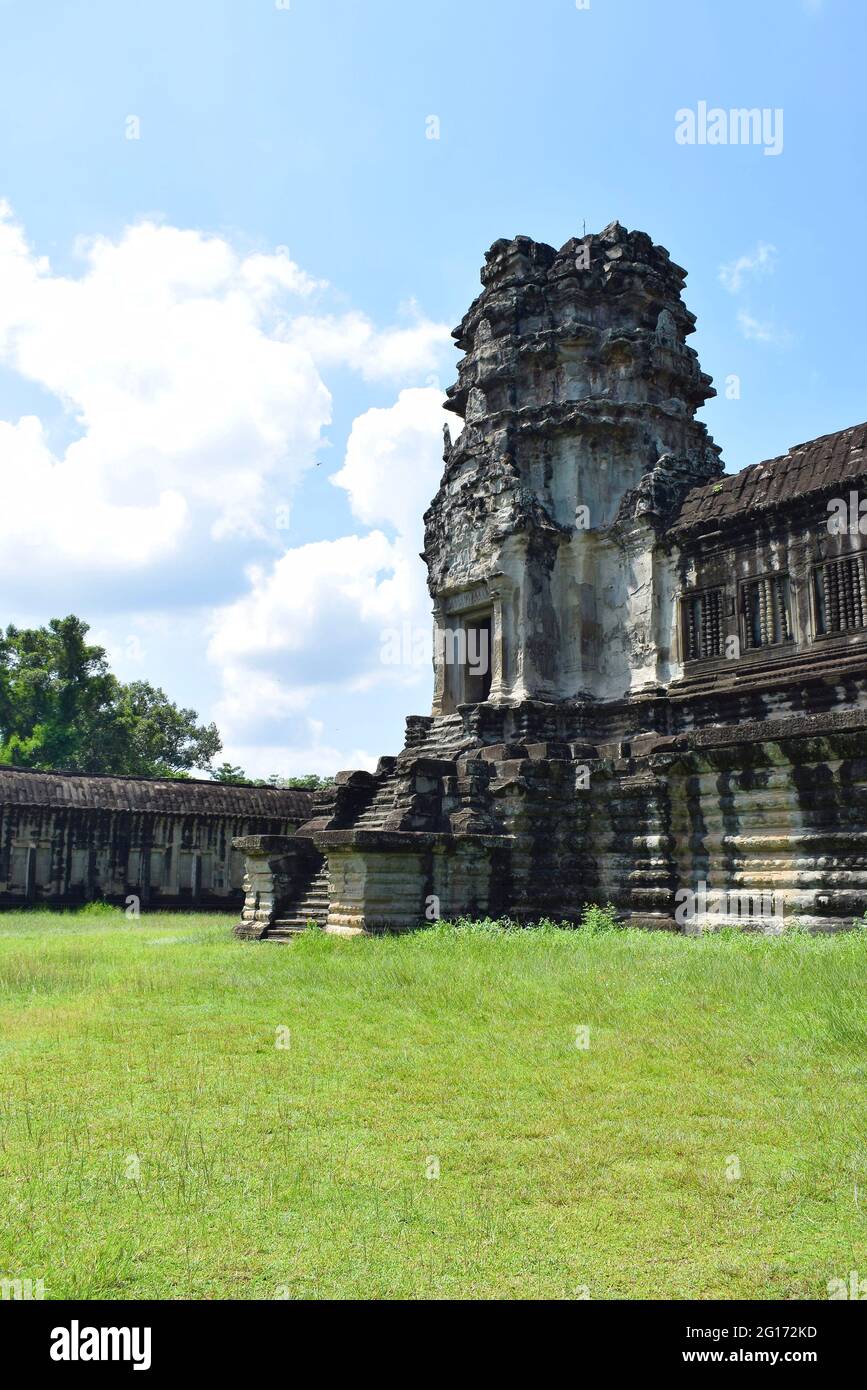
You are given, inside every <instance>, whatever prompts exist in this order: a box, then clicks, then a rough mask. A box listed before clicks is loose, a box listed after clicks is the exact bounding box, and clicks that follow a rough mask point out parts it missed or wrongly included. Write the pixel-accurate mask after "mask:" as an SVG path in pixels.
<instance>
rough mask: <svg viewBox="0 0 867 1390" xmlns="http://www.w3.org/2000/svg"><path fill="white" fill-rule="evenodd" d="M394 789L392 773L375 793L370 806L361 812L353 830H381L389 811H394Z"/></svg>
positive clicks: (395, 785) (394, 778)
mask: <svg viewBox="0 0 867 1390" xmlns="http://www.w3.org/2000/svg"><path fill="white" fill-rule="evenodd" d="M396 787H397V777H396V775H395V774H394V773H392V774H391V776H390V777H389V778H388V780H387V781H386V782H384V783H383V785H382V786H381V787H380V788H379V789H378V791H377V792H376V793H375V795H374V797H373V800H372V801H371V803H370V805H369V806H366V807H365V809H364V810H363V811H362V813H361V815H360V816H359V817H358V820H357V821H356V822H355V825H354V827H353V828H354V829H355V830H382V829H383V828H384V826H385V821H386V817H387V816H388V813H389V811H392V810H393V809H394V794H395V790H396Z"/></svg>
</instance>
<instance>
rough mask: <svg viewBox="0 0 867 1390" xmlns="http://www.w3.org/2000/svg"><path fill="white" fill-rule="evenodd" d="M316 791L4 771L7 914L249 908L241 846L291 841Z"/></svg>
mask: <svg viewBox="0 0 867 1390" xmlns="http://www.w3.org/2000/svg"><path fill="white" fill-rule="evenodd" d="M310 805H311V800H310V796H309V794H308V793H303V792H301V793H298V792H281V791H280V790H278V789H274V788H270V787H267V788H258V787H243V786H240V787H222V786H221V785H220V784H218V783H209V782H201V781H195V782H194V781H192V780H190V781H186V780H179V781H177V782H167V781H161V780H159V779H152V780H151V779H144V778H128V779H126V778H102V777H80V776H77V775H73V774H62V773H40V772H25V771H23V770H20V769H11V768H3V769H0V908H2V907H20V906H28V905H34V906H35V905H37V904H40V903H45V904H58V905H59V904H68V905H69V904H75V903H81V902H86V901H89V900H91V899H93V898H104V899H105V900H107V901H111V902H123V901H124V900H125V899H126V897H127V896H129V895H130V894H133V895H135V896H136V897H138V898H139V899H140V902H141V905H142V906H143V907H148V906H152V907H158V906H163V907H181V906H191V905H198V904H201V905H203V906H204V905H208V904H213V905H222V906H225V907H236V906H237V907H240V904H241V901H242V896H243V895H242V880H243V874H244V856H243V853H242V852H241V851H240V850H237V849H234V848H233V844H232V842H233V840H234V839H235V838H237V837H239V836H243V835H249V834H254V833H260V834H267V833H273V834H286V833H288V832H291V831H292V830H294V829H295V827H296V826H297V825H298V823H299V822H300V821H301V820H303V819H306V817H307V814H308V813H309V808H310Z"/></svg>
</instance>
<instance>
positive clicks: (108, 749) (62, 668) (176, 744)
mask: <svg viewBox="0 0 867 1390" xmlns="http://www.w3.org/2000/svg"><path fill="white" fill-rule="evenodd" d="M88 630H89V628H88V624H87V623H85V622H82V620H81V619H80V618H76V617H74V616H72V615H70V616H69V617H66V618H52V620H51V621H50V622H49V624H48V626H47V627H40V628H16V627H13V626H10V627H8V628H7V629H6V632H5V633H4V634H3V635H2V636H0V762H8V763H14V764H16V765H17V766H19V767H32V768H43V769H49V768H65V769H69V770H70V771H74V772H112V773H118V774H121V775H123V774H126V775H128V776H141V777H183V776H185V775H186V774H187V773H188V771H189V769H191V768H202V769H206V768H209V767H210V764H211V762H212V761H213V759H214V757H215V756H216V754H217V753H219V751H220V749H221V747H222V743H221V740H220V735H219V733H218V731H217V727H216V725H215V724H208V725H201V724H199V722H198V715H197V714H196V711H195V710H192V709H180V708H179V707H178V706H177V705H174V704H172V702H171V700H169V698H168V696H167V695H166V694H165V692H164V691H162V690H160V689H158V688H157V687H156V686H153V685H150V684H149V683H148V682H147V681H131V682H130V683H129V684H124V683H123V682H121V681H119V680H118V679H117V677H116V676H114V675H113V674H112V672H111V671H110V670H109V665H108V658H107V656H106V653H105V651H104V649H103V648H102V647H97V646H94V645H92V644H90V643H88V642H87V640H86V638H87V633H88Z"/></svg>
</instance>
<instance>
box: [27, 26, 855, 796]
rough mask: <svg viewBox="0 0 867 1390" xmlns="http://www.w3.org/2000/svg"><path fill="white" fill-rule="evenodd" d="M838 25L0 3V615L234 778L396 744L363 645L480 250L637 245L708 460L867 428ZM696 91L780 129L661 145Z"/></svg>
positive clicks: (421, 700) (392, 567)
mask: <svg viewBox="0 0 867 1390" xmlns="http://www.w3.org/2000/svg"><path fill="white" fill-rule="evenodd" d="M865 14H867V11H865V7H864V5H863V3H861V0H806V2H805V0H761V3H756V0H726V3H722V0H715V2H714V3H711V0H653V3H650V0H590V7H589V9H579V8H578V7H577V6H576V5H575V3H574V0H534V3H533V4H532V5H529V4H527V3H526V2H525V0H524V3H520V2H519V0H463V3H458V2H457V0H441V2H440V3H438V2H437V0H425V2H424V3H408V0H369V2H368V3H359V2H356V3H351V0H290V3H289V6H288V8H283V7H281V6H280V5H279V4H275V3H274V2H273V0H245V3H243V4H242V3H238V2H237V0H235V3H230V2H229V0H184V3H183V4H178V3H161V0H150V2H149V3H148V4H147V5H146V6H145V5H126V4H117V3H115V2H114V0H111V3H109V0H79V3H71V2H70V0H67V2H66V3H64V4H61V3H59V2H58V0H50V2H49V3H46V4H44V5H38V6H37V5H33V4H31V3H26V2H25V0H0V40H2V41H0V122H2V134H3V138H2V142H0V199H3V200H5V203H6V204H7V205H8V207H7V210H6V227H7V229H9V228H12V229H16V230H15V231H8V235H7V240H6V251H5V260H4V256H3V253H2V247H0V472H2V473H3V476H4V479H5V481H4V496H5V499H6V500H5V508H4V509H5V512H6V520H5V524H4V522H3V519H2V513H0V542H2V550H3V555H2V564H3V567H4V571H5V573H4V582H3V593H4V594H5V596H6V604H5V605H4V608H5V611H4V613H3V614H2V621H3V622H4V623H5V622H7V621H15V622H19V623H21V622H44V621H46V620H47V619H48V618H49V617H51V616H54V615H59V614H61V613H64V612H67V611H75V612H78V613H79V614H80V615H81V616H83V617H85V618H87V619H88V620H89V621H90V622H91V624H92V627H93V629H94V632H95V633H97V635H98V636H99V637H100V638H101V640H103V641H104V642H105V643H106V644H107V645H108V646H109V649H110V651H111V653H112V657H113V660H114V663H115V665H116V668H117V669H118V671H119V673H120V674H121V675H123V676H125V677H130V678H131V677H141V676H146V677H147V678H150V679H152V680H155V681H157V682H158V683H161V684H162V685H163V686H164V687H165V689H166V690H167V691H168V693H169V694H170V695H171V696H172V698H175V699H178V700H182V701H184V702H187V703H192V704H194V705H195V706H196V707H197V708H198V709H199V711H200V712H201V714H202V715H204V716H207V717H208V718H212V717H213V718H216V719H217V720H218V723H219V724H220V726H221V728H223V730H224V734H225V740H226V747H227V754H228V755H229V756H231V757H233V758H234V759H235V760H237V761H240V762H242V764H243V765H244V766H245V767H247V768H248V770H249V771H251V772H255V773H257V774H260V773H267V772H269V771H271V770H274V771H280V772H283V773H291V772H296V771H312V770H322V771H332V770H334V769H335V768H336V767H337V766H351V765H356V764H358V763H359V762H361V761H367V762H368V763H369V761H370V759H371V758H375V756H376V755H377V754H378V753H380V752H394V751H397V749H398V748H399V747H400V744H401V741H402V730H403V717H404V715H406V714H408V713H413V712H415V713H418V712H424V711H426V710H427V708H428V707H429V700H430V674H429V671H428V670H427V669H426V668H425V667H424V666H423V665H422V666H415V667H412V668H407V669H401V670H394V669H387V670H386V669H384V668H383V666H382V662H381V660H380V647H381V642H380V636H381V633H382V631H383V629H384V628H385V627H388V626H390V625H394V626H400V625H401V624H403V623H410V624H411V625H412V626H413V629H415V627H416V626H418V625H419V624H421V625H424V623H425V622H426V617H425V612H426V605H425V599H424V591H423V574H422V572H421V565H420V562H417V561H416V560H415V559H414V558H413V557H414V556H415V554H416V552H417V550H418V549H419V543H420V533H419V532H418V529H417V520H418V514H419V513H420V511H421V509H422V507H423V506H424V505H425V503H426V501H427V500H428V498H429V497H430V496H431V495H432V493H433V491H434V489H435V487H436V482H437V480H438V474H439V468H440V461H439V454H440V441H439V433H440V423H441V422H440V416H439V411H438V405H437V401H438V398H439V394H441V390H442V388H444V387H445V386H446V385H447V384H448V383H449V382H450V381H451V380H452V379H453V371H454V361H455V356H454V353H453V351H452V349H451V347H450V344H449V340H448V334H447V331H446V330H447V329H450V328H451V327H453V326H454V325H455V324H456V323H457V322H458V321H459V319H460V317H461V315H462V314H463V312H464V311H465V310H466V308H467V306H468V305H469V303H470V301H471V299H472V298H473V297H474V296H475V294H476V293H477V291H478V288H479V284H478V272H479V267H480V265H481V263H482V260H483V255H484V251H485V250H486V249H487V247H488V246H489V245H490V244H491V242H492V241H494V240H495V239H496V238H497V237H500V236H514V235H516V234H518V233H525V234H527V235H530V236H533V237H536V238H538V239H540V240H544V241H548V242H550V243H552V244H554V245H560V244H561V243H562V242H563V241H565V240H566V239H567V238H568V237H569V236H572V235H575V234H576V233H577V234H580V232H581V231H582V229H583V227H584V225H585V224H586V227H587V230H588V231H589V230H599V229H601V227H603V226H604V225H605V224H606V223H607V222H609V221H611V220H612V219H614V218H617V219H619V220H620V221H621V222H623V223H625V224H626V226H628V227H630V228H641V229H643V230H645V231H647V232H648V233H649V234H650V235H651V236H652V237H653V239H654V240H655V241H658V242H661V243H662V244H663V245H665V246H666V247H668V249H669V250H670V252H671V254H672V256H673V257H674V259H675V260H676V261H678V262H679V263H680V264H681V265H684V266H685V267H686V268H687V270H688V271H689V280H688V284H687V294H686V299H687V303H688V305H689V307H690V308H691V309H692V310H693V312H694V313H695V314H696V315H697V316H698V331H697V333H696V334H695V336H694V338H693V340H692V341H693V344H694V346H695V347H696V348H697V350H698V352H699V355H700V357H701V360H702V365H703V367H704V369H705V370H706V371H708V372H710V373H711V374H712V376H713V377H714V380H715V382H716V384H717V387H718V389H719V390H720V396H719V398H718V399H716V400H715V401H713V402H711V403H710V405H709V406H708V407H707V409H706V410H705V411H704V412H703V416H704V418H705V419H706V420H707V422H708V425H709V427H710V429H711V432H712V434H713V435H714V437H715V439H716V441H717V443H719V444H720V445H721V446H722V449H723V456H724V459H725V461H726V464H727V467H728V468H730V469H736V468H740V467H743V466H745V465H746V464H748V463H750V462H754V461H756V460H757V459H761V458H765V457H768V456H771V455H774V454H777V453H782V452H784V451H785V449H786V448H787V446H789V445H790V444H793V443H796V442H799V441H801V440H803V439H808V438H811V437H813V436H815V435H818V434H822V433H825V432H829V431H832V430H836V429H840V428H843V427H845V426H847V425H850V424H853V423H856V422H858V421H861V420H863V419H864V418H865V416H867V406H865V391H864V370H863V364H864V356H863V349H862V341H861V339H862V334H863V328H862V325H863V324H864V322H865V321H867V288H865V277H864V275H863V273H862V268H861V259H862V242H863V231H862V229H863V226H864V220H865V197H867V195H865V179H864V171H863V150H864V147H865V133H867V132H865V124H867V122H865V103H867V96H865V84H864V81H863V53H864V38H865V29H867V20H865ZM700 101H706V102H707V103H708V105H709V106H711V107H723V108H726V109H728V108H732V107H759V108H771V109H781V110H782V112H783V148H782V151H781V152H780V153H779V154H778V155H766V154H765V153H764V151H763V149H762V148H761V147H758V146H755V145H741V146H734V145H729V146H711V145H693V146H684V145H681V144H678V143H677V142H676V140H675V138H674V132H675V125H676V121H675V113H676V112H677V111H678V110H680V109H682V108H695V107H696V106H697V104H698V103H699V102H700ZM431 116H436V117H437V118H438V121H439V138H438V139H429V138H427V134H426V131H427V130H428V129H429V121H428V118H429V117H431ZM131 117H135V118H136V119H137V121H138V132H137V133H138V137H139V138H137V139H131V138H128V135H129V133H130V126H129V121H130V118H131ZM142 225H144V226H145V227H149V228H150V229H151V230H150V232H149V233H148V234H144V233H142V232H141V230H140V231H139V234H138V236H135V235H133V234H131V232H130V229H136V228H139V229H141V227H142ZM182 234H186V236H184V235H182ZM39 258H47V260H46V259H43V260H40V259H39ZM201 267H205V269H201ZM323 282H324V283H323ZM10 300H11V303H12V308H11V309H10V308H8V304H9V302H10ZM4 303H5V304H6V306H7V307H6V308H5V309H4ZM4 312H5V315H6V318H5V320H4ZM179 326H180V327H179ZM4 335H5V336H4ZM170 341H171V343H172V344H174V347H173V348H171V349H170V348H169V346H168V344H169V342H170ZM161 345H166V346H165V354H163V348H162V346H161ZM164 357H165V360H164ZM732 374H736V375H737V376H738V377H739V379H740V397H739V399H725V396H724V392H723V389H722V388H723V385H724V382H725V380H726V378H727V377H729V376H730V375H732ZM22 420H25V421H31V422H34V423H29V424H27V425H23V424H22ZM4 423H5V428H4ZM348 446H349V447H348ZM338 473H340V474H341V479H342V481H339V482H338V484H337V485H335V484H334V482H333V481H332V480H333V478H334V476H335V475H337V474H338ZM46 508H47V512H48V515H45V513H46ZM281 509H282V510H281ZM241 515H243V517H244V518H245V521H244V524H239V522H238V518H239V516H241ZM413 517H415V518H416V521H415V523H414V522H413V520H412V518H413Z"/></svg>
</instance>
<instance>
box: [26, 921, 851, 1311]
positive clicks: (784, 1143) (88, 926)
mask: <svg viewBox="0 0 867 1390" xmlns="http://www.w3.org/2000/svg"><path fill="white" fill-rule="evenodd" d="M599 925H600V924H599V923H597V924H596V927H597V928H598V927H599ZM230 927H231V922H230V920H229V919H227V918H226V917H208V916H204V915H192V914H191V915H184V914H177V915H174V914H173V915H154V916H151V917H145V918H142V919H141V920H140V921H138V922H134V921H128V920H127V919H126V918H125V917H124V916H123V914H122V912H113V913H111V912H110V913H105V912H103V913H101V914H99V913H96V914H94V913H90V914H88V913H82V914H72V913H67V914H59V913H42V912H33V913H19V914H5V915H3V916H0V1063H2V1066H0V1276H2V1275H5V1276H6V1277H19V1278H32V1279H39V1278H44V1280H45V1286H46V1296H47V1297H56V1298H57V1297H75V1298H132V1297H136V1298H273V1297H275V1296H289V1297H307V1296H313V1297H348V1296H354V1297H362V1298H385V1297H396V1298H407V1297H435V1298H439V1297H456V1298H470V1297H476V1298H479V1297H480V1298H487V1297H503V1298H511V1297H525V1296H526V1297H546V1296H548V1297H567V1298H568V1297H574V1296H576V1292H578V1293H580V1292H581V1290H582V1288H583V1287H586V1289H587V1290H588V1291H589V1294H590V1296H591V1297H594V1298H604V1297H614V1298H664V1297H673V1298H725V1299H728V1298H823V1297H825V1296H826V1286H827V1281H828V1280H829V1279H831V1278H834V1277H837V1276H840V1277H843V1276H845V1275H846V1274H847V1273H848V1271H849V1270H850V1269H860V1271H861V1275H862V1277H863V1276H864V1274H865V1273H867V1249H865V1239H864V1237H865V1228H867V1154H865V1144H864V1126H863V1122H864V1096H865V1069H867V1064H865V1059H867V1030H865V1015H864V986H865V973H867V933H864V932H859V933H853V934H851V935H848V936H838V937H834V938H811V937H809V936H804V935H801V934H795V935H793V936H792V937H790V938H784V939H780V940H773V939H765V938H759V937H753V936H739V935H733V934H727V933H721V934H720V935H718V936H713V937H706V938H704V939H700V940H696V939H685V938H681V937H672V936H667V935H661V934H641V933H638V932H632V931H623V930H614V931H611V930H605V929H604V923H603V924H602V927H603V929H602V930H598V929H594V930H589V931H572V932H570V931H563V930H559V929H557V928H554V927H543V928H540V929H537V930H533V931H508V930H506V931H504V930H503V929H501V928H497V927H495V926H493V925H491V924H481V925H479V924H476V925H475V926H473V925H471V924H467V923H464V924H460V925H458V926H457V927H446V926H438V927H436V928H433V929H431V930H429V931H427V932H424V933H419V934H416V935H413V936H407V937H400V938H394V937H392V938H380V939H370V940H367V939H355V940H348V941H347V940H343V939H340V938H335V937H327V936H324V935H322V934H321V933H317V932H310V933H308V934H306V935H304V936H302V937H300V938H299V939H297V940H296V941H295V942H293V943H292V944H290V945H288V946H276V945H273V944H272V945H267V944H264V943H262V944H255V943H252V944H242V943H239V942H237V941H235V940H234V939H233V938H232V937H231V935H230ZM281 1029H283V1030H288V1034H287V1033H285V1032H283V1033H281V1032H280V1031H279V1030H281ZM580 1029H589V1047H586V1048H585V1047H582V1046H578V1045H576V1040H577V1042H579V1043H580V1042H581V1041H582V1040H583V1037H584V1035H583V1034H581V1033H580V1032H579V1031H578V1030H580ZM278 1041H287V1042H288V1043H289V1046H286V1047H279V1046H277V1045H276V1044H277V1042H278ZM437 1171H438V1173H439V1176H438V1177H436V1176H428V1175H433V1174H435V1173H436V1172H437ZM738 1171H739V1172H740V1177H739V1178H734V1180H730V1179H731V1175H732V1174H735V1173H737V1172H738ZM727 1174H728V1176H727ZM856 1184H857V1185H858V1189H859V1191H858V1192H856ZM859 1201H860V1205H859Z"/></svg>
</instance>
